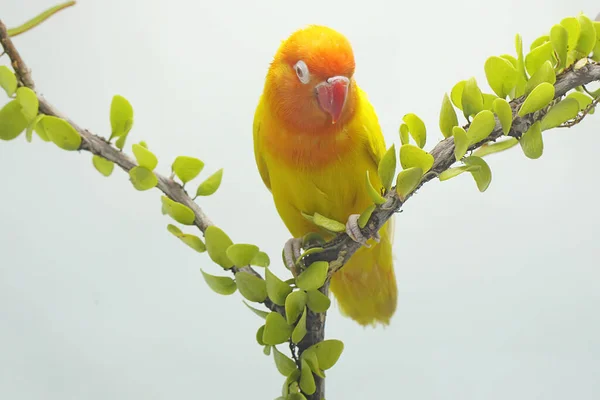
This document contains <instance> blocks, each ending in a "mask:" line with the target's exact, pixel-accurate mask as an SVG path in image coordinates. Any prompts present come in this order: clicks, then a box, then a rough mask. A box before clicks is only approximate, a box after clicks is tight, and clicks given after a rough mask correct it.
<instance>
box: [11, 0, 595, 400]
mask: <svg viewBox="0 0 600 400" xmlns="http://www.w3.org/2000/svg"><path fill="white" fill-rule="evenodd" d="M53 4H55V0H0V18H2V20H3V21H4V22H6V23H7V24H9V25H11V26H14V25H17V24H19V23H21V22H23V21H24V20H26V19H27V18H29V17H31V16H33V15H34V14H36V13H38V12H39V11H42V10H44V9H45V8H47V7H49V6H51V5H53ZM579 11H584V12H586V13H587V14H588V15H590V16H591V17H594V16H595V15H596V14H597V13H598V12H599V11H600V5H599V4H598V2H597V1H592V0H578V1H558V0H553V1H544V2H542V1H531V0H529V1H516V0H513V1H503V2H497V3H489V2H483V1H477V0H471V1H462V2H446V1H437V2H432V1H418V2H410V3H409V2H382V1H360V2H358V1H357V2H351V1H328V2H324V1H307V0H304V1H293V2H291V1H281V0H280V1H223V2H214V1H211V2H207V1H198V2H191V1H184V0H173V1H171V2H166V1H155V0H145V1H142V0H139V1H133V0H102V1H99V0H97V1H91V0H82V1H80V2H79V4H78V5H77V6H76V7H75V8H73V9H69V10H68V11H66V12H63V13H61V14H60V15H58V16H55V17H54V18H52V19H51V20H50V21H47V22H46V23H44V24H43V25H42V26H40V27H38V28H36V29H35V30H34V31H32V32H30V33H27V34H26V35H23V36H21V37H18V38H16V40H15V43H16V45H17V46H18V48H19V49H20V50H21V52H22V55H23V57H24V58H25V60H26V61H27V62H28V64H29V66H30V68H31V69H32V71H33V72H32V73H33V77H34V79H35V81H36V83H37V86H38V88H39V90H40V91H41V93H43V94H44V95H45V96H46V97H47V98H48V99H49V100H50V101H51V102H53V103H54V104H55V105H56V106H57V107H58V108H59V109H61V110H62V111H64V112H65V113H67V114H68V115H69V116H70V117H71V118H73V119H74V120H75V121H77V122H78V123H79V124H80V125H82V126H84V127H86V128H89V129H90V130H92V131H93V132H96V133H99V134H103V135H107V134H108V133H109V122H108V109H109V104H110V100H111V98H112V96H113V95H114V94H116V93H119V94H122V95H124V96H125V97H127V98H128V99H129V100H130V101H131V103H132V104H133V106H134V109H135V115H136V117H135V126H134V129H133V131H132V134H131V140H132V141H131V142H130V143H129V144H131V143H133V142H134V141H139V140H145V141H147V142H148V144H149V146H150V149H152V150H154V151H155V152H156V154H157V155H158V156H159V160H160V163H159V170H160V171H162V172H163V173H168V172H169V168H170V164H171V162H172V160H173V159H174V157H176V156H177V155H181V154H185V155H191V156H197V157H200V158H202V159H203V160H204V161H205V162H206V168H205V172H204V173H203V175H202V176H203V177H206V176H208V174H209V173H212V172H214V171H216V170H217V169H218V168H221V167H225V175H224V183H223V186H222V188H221V189H220V190H219V192H218V193H217V194H216V195H215V196H213V197H210V198H207V199H201V200H200V201H199V202H200V204H201V206H202V207H203V208H204V209H205V210H206V212H207V213H208V214H209V215H210V216H211V218H212V219H213V220H214V221H215V222H216V223H218V224H219V225H220V226H222V227H223V228H224V229H225V230H226V231H227V232H228V233H229V234H230V235H231V236H232V237H233V239H234V240H236V241H238V242H248V241H251V242H255V243H256V244H258V245H260V246H261V247H262V248H263V249H265V250H266V251H268V252H269V254H270V255H271V258H272V259H273V260H278V259H279V254H280V249H281V247H282V246H283V243H284V241H285V240H286V239H287V238H288V236H289V234H288V233H287V232H286V230H285V228H284V225H283V224H282V223H281V221H280V220H279V219H278V217H277V215H276V212H275V209H274V207H273V204H272V200H271V198H270V195H269V193H268V191H267V190H266V189H265V188H264V187H263V184H262V182H261V181H260V178H259V175H258V173H257V171H256V168H255V166H254V158H253V153H252V135H251V125H252V117H253V113H254V107H255V105H256V102H257V99H258V96H259V94H260V92H261V90H262V85H263V79H264V74H265V72H266V69H267V67H268V64H269V62H270V59H271V57H272V55H273V53H274V52H275V50H276V48H277V46H278V44H279V43H280V40H283V39H284V38H285V37H286V36H287V35H288V34H289V33H291V32H292V31H293V30H295V29H297V28H299V27H301V26H303V25H305V24H309V23H321V24H327V25H330V26H332V27H334V28H336V29H338V30H340V31H341V32H343V33H345V34H346V35H347V36H348V38H349V39H350V41H351V42H352V44H353V46H354V49H355V55H356V62H357V72H356V77H357V80H358V82H359V84H360V85H361V86H362V87H363V88H364V89H365V90H366V91H367V92H368V94H369V97H370V99H371V101H372V102H373V104H374V106H375V108H376V109H377V112H378V114H379V116H380V120H381V124H382V127H383V128H384V130H385V136H386V139H387V141H388V144H391V142H392V141H395V142H396V143H397V142H398V136H397V129H398V126H399V124H400V120H401V117H402V116H403V115H404V114H405V113H407V112H416V113H417V114H418V115H420V116H421V117H422V118H423V119H424V120H425V121H426V123H427V126H428V128H429V140H428V145H427V148H428V149H430V148H431V147H432V146H433V145H434V144H435V143H436V142H437V140H439V139H440V138H441V134H439V133H438V129H437V118H438V110H439V106H440V103H441V99H442V96H443V93H444V92H446V91H449V90H450V89H451V87H452V85H453V84H454V83H455V82H457V81H458V80H460V79H466V78H469V77H470V76H475V77H476V78H477V79H478V81H479V82H481V83H482V85H484V82H485V80H484V73H483V63H484V61H485V59H486V58H487V57H489V56H491V55H499V54H503V53H509V52H510V53H513V52H514V35H515V33H517V32H520V33H521V34H523V36H524V38H525V43H526V46H527V47H528V45H529V43H531V41H532V40H533V39H535V38H536V37H537V36H539V35H541V34H543V33H545V32H547V30H548V29H549V28H550V27H551V25H552V24H554V23H556V22H558V21H560V19H561V18H563V17H565V16H568V15H576V14H577V13H578V12H579ZM0 61H1V62H4V63H6V57H3V58H2V59H1V60H0ZM599 128H600V116H598V115H593V116H591V118H589V120H586V121H585V122H584V123H583V124H582V125H581V126H579V127H577V128H575V129H571V130H557V131H552V132H548V133H547V134H545V135H544V139H545V152H544V156H543V157H542V158H541V159H540V160H536V161H533V160H529V159H526V158H525V157H524V156H523V155H522V152H521V151H520V149H519V148H515V149H513V151H510V152H507V153H503V154H500V155H494V156H491V157H490V158H489V160H488V162H489V163H490V165H491V167H492V170H493V173H494V178H493V182H492V184H491V186H490V188H489V190H488V191H487V192H486V193H484V194H480V193H479V192H478V191H477V190H476V187H475V184H474V182H473V181H472V180H471V179H470V178H469V177H468V176H466V175H465V176H462V177H460V178H458V179H455V180H452V181H449V182H442V183H440V182H438V181H435V182H431V183H430V184H428V185H427V186H426V187H424V188H423V190H422V191H421V192H420V193H419V194H418V195H417V196H415V197H414V198H413V199H412V200H411V201H410V202H409V203H408V204H407V205H406V207H405V212H404V213H403V214H401V215H400V216H399V218H398V219H397V224H396V227H397V232H396V240H397V242H396V245H395V251H396V257H397V259H398V263H397V267H396V271H397V275H398V283H399V292H400V293H399V306H398V312H397V313H396V315H395V317H394V319H393V322H392V325H391V326H390V327H389V328H387V329H382V328H378V329H375V330H373V329H363V328H361V327H359V326H358V325H356V324H354V323H353V322H352V321H350V320H347V319H345V318H342V317H340V315H339V312H338V311H337V309H336V308H333V309H332V311H331V312H330V313H329V320H328V323H327V328H328V329H327V336H328V337H332V338H339V339H342V340H344V342H345V343H346V351H345V352H344V354H343V356H342V358H341V359H340V363H339V364H338V366H337V367H336V368H334V369H332V370H331V371H330V372H329V373H328V376H329V379H328V388H327V399H328V400H335V399H366V398H393V399H395V398H403V399H415V400H417V399H419V400H433V399H444V400H445V399H468V400H480V399H486V400H491V399H499V400H500V399H512V400H517V399H524V400H531V399H544V400H548V399H556V400H559V399H569V398H573V399H580V400H585V399H597V398H599V397H600V322H599V318H598V315H599V314H598V308H599V306H600V294H599V293H600V283H599V282H600V272H599V266H600V261H598V258H599V257H600V250H599V247H598V244H597V238H598V235H599V234H600V229H599V228H598V224H599V223H600V212H599V211H598V206H597V204H598V195H599V191H598V175H597V161H596V158H597V148H598V143H599V141H600V138H599V134H600V133H599ZM128 149H130V147H129V146H128ZM0 179H1V181H2V184H1V191H2V207H0V398H3V399H12V400H30V399H31V400H34V399H35V400H38V399H52V400H65V399H86V400H101V399H102V400H104V399H115V400H117V399H122V400H126V399H127V400H129V399H147V400H150V399H192V398H210V399H234V398H242V396H244V397H243V398H245V399H261V400H262V399H271V398H275V397H277V396H278V393H279V390H280V387H281V384H282V382H283V377H281V376H280V375H279V374H278V373H277V371H276V369H275V367H274V365H273V362H272V359H270V358H267V357H265V356H264V355H262V350H261V348H260V347H259V346H258V345H257V344H256V343H255V341H254V334H255V331H256V329H257V328H258V326H259V325H260V323H261V321H260V320H259V319H258V318H257V317H256V316H254V315H253V314H251V313H250V312H249V311H248V310H247V309H245V307H244V306H243V305H242V303H241V298H240V296H239V294H236V295H235V296H231V297H220V296H218V295H216V294H214V293H212V292H211V291H210V290H209V289H208V288H207V287H206V285H205V283H204V281H203V280H202V277H201V275H200V271H199V268H200V267H203V268H205V269H206V270H207V271H209V272H212V273H218V270H217V268H216V267H215V266H214V265H213V264H212V263H211V262H209V260H208V256H207V255H205V254H203V255H198V254H196V253H195V252H193V251H192V250H190V249H188V248H186V247H185V246H184V245H183V244H181V243H180V242H179V241H177V240H176V239H175V238H173V237H172V236H171V235H170V234H168V233H167V231H166V229H165V226H166V224H167V223H169V222H170V221H169V220H168V219H167V218H166V217H164V216H162V215H161V213H160V201H159V193H158V192H157V191H150V192H144V193H140V192H137V191H135V190H133V189H132V187H131V185H130V183H129V182H128V179H127V176H126V175H125V174H124V173H122V171H116V173H115V174H114V175H113V176H112V177H110V178H108V179H106V178H104V177H102V176H100V175H99V174H98V173H97V172H96V171H95V170H94V169H93V168H92V166H91V156H90V155H89V154H88V153H82V154H77V153H67V152H64V151H60V150H59V149H57V148H56V147H55V146H53V145H51V144H46V143H43V142H41V141H40V140H38V139H37V138H36V139H35V141H34V143H32V144H28V143H26V141H25V139H24V137H20V138H19V139H18V140H15V141H12V142H8V143H7V142H2V143H0ZM277 272H278V273H279V274H280V275H283V269H282V268H280V267H278V268H277Z"/></svg>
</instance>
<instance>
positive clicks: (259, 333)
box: [244, 302, 269, 346]
mask: <svg viewBox="0 0 600 400" xmlns="http://www.w3.org/2000/svg"><path fill="white" fill-rule="evenodd" d="M244 303H245V302H244ZM265 314H269V313H265ZM265 318H266V316H265ZM264 334H265V326H264V325H261V326H260V327H259V328H258V330H257V331H256V342H257V343H258V344H259V345H261V346H265V342H263V339H262V338H263V335H264Z"/></svg>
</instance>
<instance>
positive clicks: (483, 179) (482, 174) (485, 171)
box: [463, 156, 492, 192]
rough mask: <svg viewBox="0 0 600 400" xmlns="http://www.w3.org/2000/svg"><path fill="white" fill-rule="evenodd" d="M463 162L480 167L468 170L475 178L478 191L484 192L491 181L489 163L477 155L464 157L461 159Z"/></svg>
mask: <svg viewBox="0 0 600 400" xmlns="http://www.w3.org/2000/svg"><path fill="white" fill-rule="evenodd" d="M463 162H464V163H465V164H466V165H475V166H479V167H480V168H479V169H477V170H472V171H469V172H471V175H472V176H473V179H475V183H476V184H477V189H479V191H480V192H485V191H486V190H487V188H488V187H489V186H490V183H491V182H492V171H491V170H490V167H489V165H488V164H487V163H486V162H485V160H484V159H483V158H481V157H477V156H470V157H466V158H464V159H463Z"/></svg>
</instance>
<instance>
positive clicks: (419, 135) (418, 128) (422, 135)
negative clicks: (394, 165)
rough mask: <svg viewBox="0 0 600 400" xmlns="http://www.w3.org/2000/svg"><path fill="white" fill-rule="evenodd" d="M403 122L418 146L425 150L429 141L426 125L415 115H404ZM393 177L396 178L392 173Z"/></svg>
mask: <svg viewBox="0 0 600 400" xmlns="http://www.w3.org/2000/svg"><path fill="white" fill-rule="evenodd" d="M402 121H404V122H405V123H406V125H407V126H408V132H409V133H410V135H411V136H412V138H413V139H414V140H415V142H416V143H417V146H419V147H420V148H423V146H425V142H426V141H427V129H425V123H424V122H423V121H422V120H421V118H419V117H418V116H417V115H416V114H413V113H409V114H406V115H404V117H402ZM394 172H395V171H394ZM392 176H394V173H392Z"/></svg>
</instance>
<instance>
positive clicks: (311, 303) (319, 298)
mask: <svg viewBox="0 0 600 400" xmlns="http://www.w3.org/2000/svg"><path fill="white" fill-rule="evenodd" d="M306 305H307V306H308V308H309V309H310V310H311V311H312V312H314V313H323V312H325V311H327V310H328V309H329V306H330V305H331V300H330V299H329V297H327V296H325V295H324V294H323V293H321V292H320V291H318V290H310V291H308V292H306Z"/></svg>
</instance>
